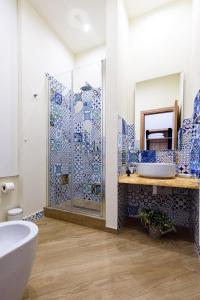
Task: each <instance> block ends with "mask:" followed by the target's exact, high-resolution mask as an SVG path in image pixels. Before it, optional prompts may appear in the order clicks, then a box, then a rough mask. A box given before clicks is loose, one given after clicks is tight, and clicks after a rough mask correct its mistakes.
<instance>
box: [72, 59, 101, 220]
mask: <svg viewBox="0 0 200 300" xmlns="http://www.w3.org/2000/svg"><path fill="white" fill-rule="evenodd" d="M73 93H74V97H73V105H72V107H73V108H72V119H73V121H72V123H73V128H74V133H73V143H72V144H73V145H72V147H73V173H72V209H73V210H74V211H78V212H82V213H87V214H90V215H98V216H101V215H102V204H103V193H104V191H103V143H102V141H103V127H102V124H103V118H102V117H103V111H102V109H103V102H102V98H103V97H102V66H101V63H96V64H92V65H89V66H87V67H83V68H78V69H75V70H74V71H73Z"/></svg>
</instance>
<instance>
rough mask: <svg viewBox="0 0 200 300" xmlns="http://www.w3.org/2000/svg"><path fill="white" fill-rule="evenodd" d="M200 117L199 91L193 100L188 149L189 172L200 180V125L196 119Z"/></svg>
mask: <svg viewBox="0 0 200 300" xmlns="http://www.w3.org/2000/svg"><path fill="white" fill-rule="evenodd" d="M199 117H200V91H199V92H198V93H197V96H196V98H195V100H194V109H193V115H192V123H193V126H192V137H191V147H190V171H191V173H192V175H194V176H196V177H198V178H200V124H198V122H199V121H198V122H197V118H199Z"/></svg>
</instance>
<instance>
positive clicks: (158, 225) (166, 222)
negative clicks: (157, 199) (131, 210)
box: [139, 208, 176, 240]
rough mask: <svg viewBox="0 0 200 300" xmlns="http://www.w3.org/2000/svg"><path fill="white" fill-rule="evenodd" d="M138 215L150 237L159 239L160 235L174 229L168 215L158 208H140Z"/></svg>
mask: <svg viewBox="0 0 200 300" xmlns="http://www.w3.org/2000/svg"><path fill="white" fill-rule="evenodd" d="M139 217H140V219H141V222H142V224H144V225H145V227H146V228H147V229H148V231H149V236H150V237H151V238H152V239H155V240H156V239H160V238H161V236H162V235H164V234H166V233H168V232H171V231H176V230H175V227H174V225H173V223H172V222H171V220H170V219H169V217H168V216H167V215H166V214H165V213H163V212H161V211H159V210H153V209H149V208H142V209H141V210H140V212H139Z"/></svg>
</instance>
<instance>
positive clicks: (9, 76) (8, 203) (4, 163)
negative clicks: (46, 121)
mask: <svg viewBox="0 0 200 300" xmlns="http://www.w3.org/2000/svg"><path fill="white" fill-rule="evenodd" d="M17 30H18V24H17V1H16V0H1V1H0V37H1V47H0V60H1V68H0V82H1V97H0V106H1V108H0V137H1V142H0V157H1V160H0V177H1V178H0V185H1V184H2V183H4V182H10V181H12V182H14V183H15V184H16V189H15V190H14V191H12V192H9V193H8V194H3V193H1V192H0V220H4V219H5V215H6V212H7V210H8V209H9V208H12V207H14V206H15V205H18V190H17V184H18V177H17V176H14V177H13V175H17V174H18V145H17V144H18V143H17V142H18V135H17V133H18V130H17V129H18V120H17V118H18V64H17V52H18V51H17V48H18V44H17ZM7 176H8V177H7ZM10 176H11V177H10Z"/></svg>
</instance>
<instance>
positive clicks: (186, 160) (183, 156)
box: [178, 150, 190, 174]
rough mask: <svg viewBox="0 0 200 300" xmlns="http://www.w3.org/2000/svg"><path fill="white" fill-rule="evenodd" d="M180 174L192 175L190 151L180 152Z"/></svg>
mask: <svg viewBox="0 0 200 300" xmlns="http://www.w3.org/2000/svg"><path fill="white" fill-rule="evenodd" d="M178 173H180V174H190V154H189V152H188V151H184V150H181V151H178Z"/></svg>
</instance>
